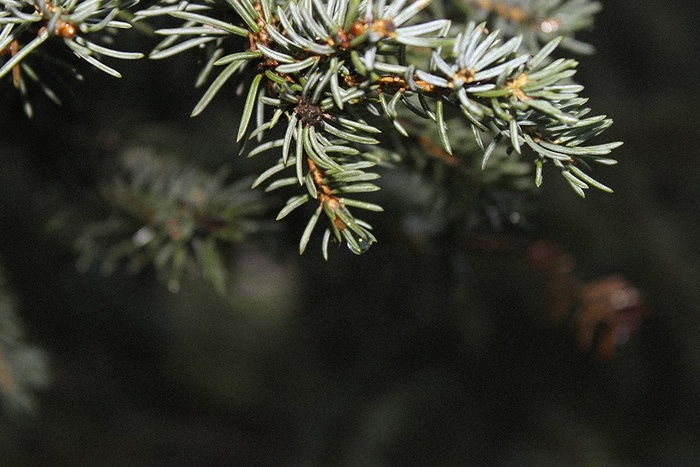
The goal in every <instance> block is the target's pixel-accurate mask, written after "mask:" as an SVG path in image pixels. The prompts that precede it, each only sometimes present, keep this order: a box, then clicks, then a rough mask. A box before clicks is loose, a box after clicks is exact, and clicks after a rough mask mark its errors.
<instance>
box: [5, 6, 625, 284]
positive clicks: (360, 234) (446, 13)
mask: <svg viewBox="0 0 700 467" xmlns="http://www.w3.org/2000/svg"><path fill="white" fill-rule="evenodd" d="M0 4H1V5H2V9H0V28H2V29H1V30H0V51H1V52H2V54H1V55H0V79H2V80H3V81H2V83H3V85H7V84H8V82H11V84H12V85H13V86H14V87H15V88H17V89H18V90H19V92H20V93H21V94H22V96H23V97H24V101H25V103H26V104H25V110H26V113H27V114H28V115H29V116H31V114H32V110H31V105H30V104H29V102H30V100H31V99H33V97H31V96H29V89H30V83H28V81H31V82H32V83H34V84H36V85H38V87H39V88H40V89H42V90H43V92H44V93H45V94H46V95H47V96H49V97H50V98H51V99H52V100H54V101H56V102H59V98H58V97H57V95H56V93H55V92H54V91H53V90H52V89H51V87H50V86H49V85H48V84H46V83H45V82H44V80H43V77H42V75H41V74H40V73H38V72H37V71H36V70H37V66H38V65H35V62H37V63H40V62H41V61H42V60H43V61H49V62H50V63H52V64H53V63H62V67H63V69H64V70H66V71H68V72H69V73H71V74H72V75H73V76H74V77H75V78H77V79H82V75H81V74H80V73H79V72H78V71H77V68H74V67H77V64H74V63H73V62H72V61H70V60H68V61H64V58H65V57H63V56H62V55H60V53H59V52H56V51H55V49H54V48H48V46H47V44H49V43H54V44H59V45H60V44H63V45H65V48H67V50H69V51H70V52H72V53H73V54H74V55H75V56H77V57H78V58H79V59H81V60H83V61H86V62H88V63H89V64H91V65H92V66H94V67H95V68H97V69H99V70H101V71H103V72H106V73H108V74H110V75H113V76H115V77H120V76H121V75H120V73H119V72H118V71H117V70H116V69H115V68H113V67H112V65H111V63H110V64H108V63H107V62H109V61H111V60H112V59H127V60H132V59H138V58H142V57H143V56H144V54H142V53H141V52H124V51H121V50H118V47H117V48H115V47H116V45H112V44H113V43H118V41H117V40H116V39H118V37H117V36H118V35H119V34H121V33H122V32H123V31H125V30H127V29H130V28H132V29H135V30H138V32H135V33H136V34H146V36H147V37H149V38H150V37H151V36H156V37H159V38H162V40H160V42H158V43H157V44H156V45H155V47H154V48H153V49H152V51H151V52H150V53H148V57H149V58H150V59H152V60H161V59H166V58H168V57H172V56H174V55H178V54H186V53H187V54H189V53H192V52H193V51H198V52H199V53H200V54H201V53H202V52H203V53H204V54H205V56H206V59H205V60H204V61H203V62H201V63H202V64H201V72H200V73H199V78H198V79H197V82H196V83H194V84H195V85H196V86H202V87H204V86H205V85H206V86H207V89H206V90H205V91H204V92H203V94H202V97H201V100H200V101H199V103H198V104H197V105H196V106H195V107H194V109H193V111H192V115H193V116H196V115H198V114H200V113H202V112H204V111H205V110H206V108H207V106H208V105H209V104H210V103H211V102H212V100H213V99H215V98H224V97H223V96H225V95H226V94H227V93H228V89H229V88H228V87H227V86H226V85H227V83H228V82H229V81H234V80H236V81H238V82H239V83H240V85H239V86H238V92H239V94H240V96H241V98H242V114H241V118H240V122H239V124H238V126H237V132H236V140H237V141H238V142H239V144H240V152H242V153H245V154H247V156H248V157H256V158H267V159H266V160H267V161H268V162H266V163H265V166H266V169H265V170H263V171H262V173H260V174H259V175H258V176H257V177H256V178H255V180H254V181H253V182H252V186H253V188H255V187H258V186H264V187H265V191H268V192H270V191H275V192H277V191H280V192H284V193H286V194H287V196H288V200H287V202H286V204H285V205H284V206H283V207H282V208H281V210H279V212H278V214H277V216H276V218H277V219H278V220H279V219H283V218H285V217H286V216H288V215H289V214H290V213H292V212H293V211H295V210H298V209H305V210H308V215H309V218H308V222H307V223H306V227H305V228H304V229H303V231H302V232H301V234H300V241H299V251H300V252H302V253H303V252H304V251H305V250H306V248H307V246H308V244H309V242H310V240H311V238H312V236H313V233H314V231H315V230H316V228H317V226H319V225H321V226H322V227H321V229H322V230H323V234H322V241H321V244H322V251H323V255H324V257H326V258H327V257H328V252H329V245H330V244H331V242H340V243H345V244H346V245H347V246H348V248H349V249H350V250H351V251H352V252H353V253H357V254H360V253H363V252H365V251H366V250H367V249H368V248H369V247H370V246H371V245H372V244H373V243H375V242H376V240H377V239H376V237H375V235H374V234H373V233H372V226H371V225H370V224H369V223H368V222H367V221H366V220H365V219H363V217H364V214H362V213H363V212H366V211H374V212H381V211H383V207H382V206H380V205H379V204H378V203H377V202H376V198H373V196H374V195H373V192H376V191H378V190H379V189H380V187H381V182H380V181H379V179H380V175H381V171H382V170H389V169H390V168H391V167H394V166H396V164H399V163H407V164H409V165H410V164H416V165H417V166H418V167H421V166H425V164H426V160H427V161H429V162H427V163H434V162H436V161H437V163H440V164H444V165H447V166H455V165H457V166H462V167H466V168H467V170H466V171H465V172H466V173H467V176H465V177H463V179H462V183H463V185H464V186H468V187H473V186H480V185H483V184H489V183H491V184H494V183H505V184H506V185H507V186H509V189H511V190H516V191H517V190H523V189H529V187H530V183H527V182H523V177H524V176H526V175H527V176H530V177H531V176H532V175H529V174H526V173H525V172H530V169H525V167H526V166H524V165H523V164H527V166H529V167H532V166H533V165H532V162H534V177H532V178H534V181H535V185H537V186H539V185H540V184H541V183H542V178H543V170H544V167H545V166H546V165H552V166H554V167H555V168H556V169H558V171H559V172H560V173H561V174H562V175H563V176H564V177H565V179H566V181H567V182H568V183H569V184H570V185H571V187H572V188H573V189H574V190H575V191H576V193H578V194H579V195H581V196H585V190H586V189H588V188H589V187H591V186H592V187H595V188H598V189H601V190H604V191H612V190H611V189H610V188H608V187H607V186H605V185H604V184H602V183H600V182H598V181H597V180H596V179H595V178H593V176H592V175H591V170H592V167H593V166H594V165H595V164H603V165H610V164H614V163H615V160H614V159H610V158H609V157H607V156H608V154H609V153H610V152H611V151H612V150H613V149H615V148H616V147H618V146H619V145H620V144H621V143H619V142H614V143H602V144H600V143H591V140H592V139H593V138H595V137H596V136H598V135H599V134H600V133H601V132H603V131H604V130H605V129H606V128H607V127H609V126H610V124H611V120H610V119H608V118H606V117H605V116H590V109H588V108H587V107H586V99H585V98H584V97H581V96H580V93H581V92H582V91H583V86H581V85H579V84H576V83H575V82H573V81H572V80H571V78H572V76H573V75H574V74H575V72H576V66H577V62H576V61H575V60H573V59H566V58H553V53H554V52H555V49H556V48H557V47H558V46H559V45H562V46H564V47H565V48H567V49H568V50H571V51H576V52H590V51H591V48H590V47H589V46H587V45H586V44H583V43H581V42H579V41H577V40H576V39H575V38H574V37H573V36H574V33H575V32H576V31H578V30H580V29H582V28H586V27H589V26H590V25H591V21H592V16H593V14H594V13H595V12H597V11H598V9H599V4H598V2H590V1H587V0H569V1H561V0H546V1H545V0H529V1H528V0H520V1H512V2H490V1H471V0H451V1H445V2H433V3H431V1H430V0H416V1H407V0H393V1H387V0H378V1H372V0H369V1H358V0H289V1H276V0H260V1H252V0H226V1H214V0H200V1H194V2H187V1H174V0H161V1H159V2H157V3H155V4H151V5H145V6H142V5H140V4H137V3H136V2H134V1H120V0H109V1H106V2H102V1H99V0H85V1H82V0H0ZM446 18H459V19H460V21H461V19H462V18H463V19H464V21H463V22H458V21H451V20H448V19H446ZM482 20H483V21H484V22H480V23H479V21H482ZM494 26H495V27H496V29H492V28H493V27H494ZM44 49H46V52H44ZM196 61H197V60H196V59H194V60H193V63H194V62H196ZM391 133H395V134H397V135H401V136H402V137H403V138H406V140H405V141H404V142H401V141H399V139H397V138H396V137H395V136H392V135H391ZM406 141H407V142H408V143H407V142H406ZM414 143H415V144H414ZM127 166H128V168H127V171H128V172H130V173H131V175H129V176H128V177H127V179H126V180H124V179H123V178H121V179H118V180H117V181H115V182H113V183H111V184H109V185H108V186H109V188H108V189H106V190H105V193H106V198H107V200H108V201H109V202H110V203H111V204H112V205H113V206H114V207H115V208H117V210H119V211H121V212H122V213H124V214H126V216H121V217H112V218H110V220H109V221H107V222H106V223H102V224H99V225H95V226H93V227H92V228H90V229H88V231H87V232H86V234H85V235H84V236H82V237H81V240H80V241H79V242H78V245H79V249H80V250H81V251H82V264H89V263H90V262H91V261H92V260H94V259H98V260H100V261H103V269H104V270H111V269H113V267H114V265H115V264H116V262H117V261H118V260H120V259H122V258H128V260H129V261H130V269H131V270H133V271H138V270H140V269H141V268H143V267H144V266H145V265H147V264H154V265H155V266H156V268H157V269H158V270H159V271H160V273H161V276H162V277H164V278H165V280H166V281H167V282H169V284H170V285H171V288H172V289H177V284H178V283H179V278H180V277H181V276H182V274H183V271H184V268H185V267H186V266H185V265H187V264H190V265H191V264H194V265H197V266H198V267H197V269H200V270H201V271H202V273H203V275H204V276H205V277H208V278H209V279H210V280H211V281H212V282H213V283H214V284H216V287H217V289H219V290H223V289H224V288H225V286H224V284H225V268H224V267H223V265H222V264H223V262H222V260H221V255H222V252H223V250H222V249H223V243H224V242H229V241H234V242H238V241H240V240H241V239H242V238H243V237H244V235H245V234H246V233H248V232H250V231H251V228H250V226H251V225H253V221H254V220H256V219H260V215H261V205H260V204H259V203H258V202H252V203H251V199H252V198H251V196H253V198H255V197H256V195H249V194H246V193H245V192H244V190H241V189H240V185H233V186H232V185H229V184H228V181H226V183H224V180H226V179H225V177H221V176H218V177H214V178H209V177H210V176H208V175H206V174H203V173H202V172H201V171H199V170H198V169H194V168H193V169H188V168H180V167H173V166H171V165H170V163H169V162H158V161H156V160H155V159H153V158H151V157H150V156H146V157H145V158H144V160H142V161H137V162H134V161H133V160H132V161H131V162H129V163H127ZM476 167H480V168H481V169H483V172H481V174H478V175H477V174H476V171H474V170H473V168H476ZM504 180H507V181H506V182H504ZM455 185H459V184H455ZM464 186H463V187H462V188H461V189H464ZM200 195H201V196H200ZM460 199H461V200H462V201H464V200H465V198H460ZM466 201H467V202H469V201H470V200H469V198H466ZM467 208H468V206H467V207H465V211H466V210H467ZM128 219H131V221H133V220H138V222H137V223H136V224H133V225H132V224H130V221H128ZM322 219H324V220H322ZM174 226H175V227H174ZM212 226H213V227H212ZM192 255H194V256H192Z"/></svg>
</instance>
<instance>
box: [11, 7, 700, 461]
mask: <svg viewBox="0 0 700 467" xmlns="http://www.w3.org/2000/svg"><path fill="white" fill-rule="evenodd" d="M603 6H604V10H603V12H602V13H600V14H599V15H598V16H597V20H596V26H595V28H594V29H593V30H592V31H590V32H587V33H585V34H582V35H581V36H580V37H581V38H582V39H584V40H586V41H588V42H590V43H592V44H593V45H594V46H595V47H596V49H597V53H596V55H593V56H590V57H589V56H583V57H581V56H577V59H579V60H580V62H581V65H580V67H579V72H578V74H577V80H578V81H579V82H581V83H582V84H584V85H585V86H586V91H585V95H587V96H589V97H590V105H591V107H592V108H593V109H594V111H595V112H597V113H605V114H607V115H608V116H610V117H612V118H613V119H614V120H615V124H614V125H613V126H612V127H611V129H610V130H608V131H607V132H606V135H605V139H606V141H614V140H622V141H624V142H625V145H624V146H623V147H622V148H620V149H618V150H616V151H615V157H616V158H617V159H619V162H620V163H619V164H618V165H616V166H613V167H610V168H604V169H603V170H598V171H597V172H596V176H597V177H598V178H599V179H600V180H601V181H602V182H603V183H605V184H607V185H609V186H612V187H613V188H614V189H615V193H614V194H612V195H609V194H605V193H602V192H591V193H590V194H589V195H588V197H587V199H585V200H582V199H580V198H578V196H577V195H576V194H575V193H574V192H573V191H572V190H571V189H570V188H569V187H568V185H567V184H566V182H565V181H564V180H562V179H561V177H558V176H556V175H555V174H553V173H550V176H549V177H545V182H544V185H543V187H542V188H541V189H540V190H539V192H538V195H537V198H536V200H535V201H534V202H528V206H529V207H528V208H527V209H524V208H523V209H520V208H519V206H520V205H519V204H518V202H519V201H518V200H515V201H513V200H510V201H508V200H506V201H507V202H506V203H505V204H502V203H501V201H502V199H501V198H499V197H498V196H497V195H494V196H495V198H494V199H493V200H491V201H488V202H486V204H487V205H488V203H489V202H493V203H494V205H495V206H497V207H498V208H499V209H501V208H502V209H504V210H506V211H507V212H506V217H507V218H509V219H513V217H512V215H511V214H513V213H517V217H518V219H519V220H521V221H522V219H526V221H527V222H526V223H527V225H528V229H527V234H526V235H524V236H518V235H511V234H510V233H509V232H505V233H504V232H497V233H496V234H494V235H491V234H488V233H485V234H483V235H481V234H480V235H478V236H474V235H471V234H465V232H470V230H469V229H467V228H465V226H464V225H454V223H451V224H450V223H445V222H443V221H441V220H440V219H434V218H432V217H431V216H430V215H429V209H426V206H427V208H429V206H430V204H429V202H427V201H426V200H425V199H423V198H421V193H423V191H422V190H423V187H424V184H425V181H424V180H423V179H422V178H421V177H420V176H417V175H416V174H415V172H412V171H410V170H397V171H390V172H388V173H386V174H385V175H384V179H383V183H382V185H383V187H384V194H383V195H382V196H384V197H385V198H383V199H384V206H385V208H386V210H387V212H386V213H384V214H382V215H378V216H376V217H374V218H371V219H370V220H371V221H372V223H373V225H374V226H375V229H376V231H377V236H378V238H379V239H380V242H379V243H378V244H377V245H376V246H374V247H373V248H372V249H371V250H370V251H369V252H368V253H366V254H365V255H363V256H360V257H357V256H354V255H352V254H351V253H349V252H348V251H347V250H346V249H345V248H342V249H337V250H336V249H333V251H332V252H331V258H330V260H329V261H327V262H326V261H324V260H323V258H322V257H321V254H320V251H319V248H317V247H318V242H317V243H316V244H312V245H311V246H310V248H309V250H308V251H307V252H306V253H305V254H304V255H303V256H301V257H300V256H298V255H297V253H296V252H297V242H298V238H299V237H298V236H299V234H300V232H301V231H302V230H303V226H304V225H305V221H306V219H304V218H303V216H299V217H293V216H292V217H291V218H290V220H289V222H287V223H285V224H284V225H279V226H277V227H276V229H277V230H274V231H272V232H270V233H267V234H264V235H260V236H258V237H255V238H254V239H253V240H252V241H250V242H247V243H245V244H243V245H242V246H240V247H237V248H236V249H235V251H234V253H233V255H232V259H231V270H232V271H233V277H232V285H231V291H230V293H229V294H228V295H227V296H225V297H221V296H218V295H216V294H215V293H213V292H212V290H211V287H210V286H209V285H208V284H206V283H203V282H201V281H200V280H199V279H197V278H195V277H193V278H191V279H187V280H185V281H184V283H183V285H182V289H181V290H180V291H179V292H178V293H177V294H173V293H171V292H170V291H168V289H167V287H166V286H164V285H163V284H162V283H161V282H159V281H158V280H156V278H155V277H154V275H153V273H152V271H149V270H146V271H144V272H143V273H141V274H138V275H136V276H129V275H127V274H124V273H123V271H117V272H116V273H114V274H113V275H109V276H105V275H101V274H99V272H98V271H97V269H96V268H95V269H94V270H88V271H87V272H79V271H78V270H77V268H76V258H77V257H76V253H75V251H74V250H73V249H72V246H71V239H72V238H73V235H74V234H75V229H77V227H78V226H75V225H72V224H71V223H69V222H66V221H65V220H62V219H65V218H63V217H61V215H59V214H60V213H62V212H64V211H69V212H72V213H73V215H74V214H75V212H78V213H79V214H80V215H82V216H84V217H85V218H86V219H93V218H96V217H98V216H99V215H100V214H104V213H105V212H106V211H104V208H103V207H101V204H100V202H99V199H98V196H97V195H96V194H95V193H94V190H93V188H94V187H95V186H96V185H97V184H98V183H99V182H100V180H99V179H98V176H97V175H96V174H98V173H99V171H100V170H99V169H98V168H99V167H102V166H103V165H104V161H105V159H108V158H110V157H115V156H116V155H118V154H120V153H121V152H122V151H124V150H125V148H127V147H136V146H138V145H140V144H141V145H149V146H156V147H158V148H161V149H162V150H164V151H177V152H178V153H182V154H186V156H185V157H189V158H191V160H192V161H196V163H197V164H199V165H201V166H204V167H210V168H213V167H216V166H217V165H218V164H219V163H220V162H221V160H222V157H224V158H225V160H226V161H227V162H229V163H231V164H232V165H233V166H234V169H235V170H248V171H254V170H257V169H258V168H259V167H258V166H256V165H255V164H259V163H260V162H256V161H255V160H249V161H246V160H245V159H244V158H239V157H236V156H235V155H234V154H235V151H234V150H233V148H235V144H234V134H235V131H236V128H237V120H235V119H232V118H231V114H232V113H233V114H235V113H236V112H238V110H237V109H235V105H236V104H235V103H227V102H223V99H220V100H219V101H215V102H214V103H213V104H212V106H211V108H208V109H207V111H206V112H205V113H204V114H203V115H202V116H200V117H198V118H195V119H190V118H189V117H188V115H189V113H190V111H191V109H192V107H193V106H194V104H195V103H196V102H197V101H198V99H199V96H200V95H201V91H199V90H195V89H192V86H191V84H192V83H193V82H194V80H195V77H196V72H197V70H196V69H192V70H189V69H187V68H186V67H182V63H181V62H178V61H177V60H165V61H162V62H158V63H156V64H155V65H148V66H147V67H145V65H144V64H143V63H120V64H118V65H119V69H120V70H121V71H122V72H123V74H124V78H122V79H121V80H120V81H117V80H113V79H112V78H102V77H101V76H99V75H98V74H97V73H95V74H94V76H93V75H90V76H89V79H88V80H86V83H80V84H78V85H77V88H76V90H75V95H74V96H72V97H71V98H70V99H66V100H67V102H66V104H65V105H64V106H62V107H58V108H56V107H54V106H53V104H50V103H42V101H41V100H38V101H39V102H36V103H35V107H36V110H35V117H34V119H33V120H31V121H29V120H27V119H26V118H25V117H24V115H23V114H22V110H21V104H20V102H19V100H18V99H17V98H16V96H13V94H12V93H8V92H3V94H2V99H3V108H2V110H1V111H0V123H1V125H2V129H3V130H2V131H1V132H0V157H1V158H2V170H0V263H1V264H2V265H3V268H4V270H3V271H2V275H3V276H4V277H3V288H4V292H5V295H7V296H8V297H12V298H11V299H7V300H9V302H8V303H5V302H3V303H0V312H2V311H3V309H2V308H3V307H8V308H11V309H13V310H14V313H15V314H16V319H17V321H18V322H21V324H22V327H23V332H24V336H23V339H24V340H25V341H26V342H28V343H30V346H32V348H30V349H28V352H29V353H27V354H22V355H19V354H18V357H17V358H19V357H22V358H25V359H26V362H27V363H26V367H27V371H26V375H25V377H26V378H25V379H26V381H27V382H28V384H29V386H30V387H32V385H31V384H30V383H33V384H34V386H33V387H35V388H36V390H35V391H34V395H35V401H34V409H33V411H31V412H30V413H29V414H26V413H24V412H22V411H18V410H15V409H13V407H11V406H8V407H6V410H4V411H3V412H2V413H1V414H0V465H27V466H33V465H116V466H121V465H465V464H467V465H491V464H495V465H518V466H523V465H533V466H535V465H536V466H543V465H583V466H586V465H596V466H598V465H674V466H683V465H689V466H691V465H698V464H699V463H700V248H698V246H697V244H696V242H697V239H698V238H700V184H699V183H698V182H697V178H698V177H700V157H698V156H699V154H698V149H697V148H698V147H699V146H700V141H699V138H700V136H698V135H700V119H699V118H698V116H697V115H698V113H697V109H698V108H699V107H700V101H699V97H700V93H699V92H698V89H697V85H696V81H697V75H698V72H699V71H700V70H699V65H698V60H697V57H698V56H700V51H699V50H698V48H699V44H700V40H699V38H698V35H699V34H700V33H699V32H698V28H697V27H696V23H697V20H696V19H695V18H696V14H695V13H696V12H695V6H696V5H695V3H694V2H691V1H689V0H686V1H681V0H678V1H675V2H666V3H663V4H659V3H657V2H651V1H646V0H645V1H631V0H617V1H607V2H603ZM135 48H138V47H137V46H136V45H135V46H134V47H132V48H131V49H130V50H134V49H135ZM565 55H566V54H565ZM144 67H145V68H144ZM173 76H177V79H176V80H173V79H172V77H173ZM163 83H165V85H164V84H163ZM262 163H263V164H264V161H262ZM244 167H245V169H244ZM406 186H409V187H412V190H411V192H412V193H414V194H415V198H411V197H409V199H408V200H407V199H406V195H405V187H406ZM413 188H415V189H413ZM426 189H427V188H426ZM402 198H403V199H402ZM392 200H393V202H394V203H395V205H396V206H395V207H394V208H391V206H390V205H387V203H391V202H392ZM400 200H402V201H400ZM509 203H510V204H509ZM503 206H505V207H503ZM426 213H427V214H426ZM71 219H72V217H71ZM522 222H525V221H522ZM537 247H539V248H540V249H539V250H537V249H536V248H537ZM537 252H540V253H542V254H543V255H544V256H542V255H540V256H537ZM538 258H539V259H540V260H541V259H542V258H544V260H542V261H539V262H538V261H537V259H538ZM615 275H621V276H624V278H625V279H626V280H627V281H628V282H625V283H620V282H614V281H613V282H606V284H613V285H615V284H617V285H615V287H613V288H614V289H615V290H616V291H620V290H623V291H627V292H629V293H631V294H632V296H633V302H634V303H633V304H632V305H633V306H626V305H621V306H620V307H618V309H617V310H618V311H620V310H622V311H624V312H625V313H627V314H620V313H618V314H613V315H610V314H607V315H601V314H596V310H598V309H599V308H600V306H598V308H596V306H597V305H596V303H597V302H595V292H596V291H600V290H601V288H604V286H603V285H601V284H603V283H602V282H600V281H601V280H609V281H610V280H612V279H610V278H611V277H616V276H615ZM620 284H623V285H620ZM557 286H560V287H561V289H557ZM561 290H564V292H561ZM571 290H575V291H578V292H577V293H573V295H572V294H571V293H570V295H566V293H568V292H571ZM581 290H584V291H587V292H590V293H589V295H586V294H585V293H583V292H581ZM567 291H568V292H567ZM561 293H564V295H565V298H564V299H563V300H565V301H566V300H569V301H570V302H571V303H573V305H572V306H576V307H578V309H579V310H584V311H585V310H588V311H589V312H590V313H589V314H588V315H585V314H581V313H579V314H578V315H575V316H570V315H567V316H562V315H561V314H560V313H558V312H557V310H558V308H557V303H559V302H558V301H557V300H559V301H561V300H562V296H561ZM557 294H559V295H557ZM637 294H638V295H637ZM591 296H593V298H591ZM567 303H569V302H567ZM611 316H612V317H611ZM587 320H588V321H587ZM600 322H604V323H603V324H605V323H607V326H608V327H605V326H602V327H595V325H597V324H598V323H600ZM591 323H593V324H591ZM591 326H593V327H594V328H595V329H596V331H595V332H594V334H593V337H589V338H588V339H586V337H585V331H586V330H587V329H588V330H590V329H591ZM612 331H616V332H618V331H619V333H618V334H615V335H614V336H613V337H611V335H612V334H611V332H612ZM582 335H583V337H582ZM606 339H607V340H606ZM611 339H612V342H613V344H619V345H617V346H615V345H613V346H612V347H611V346H610V345H609V344H610V342H611ZM606 343H607V344H606ZM605 345H608V347H605ZM32 352H33V353H32ZM41 352H43V353H41ZM6 358H9V357H7V356H6ZM23 361H24V360H23ZM44 365H45V367H44ZM37 373H38V374H37ZM3 374H4V373H3V368H2V367H0V384H3V379H2V378H3ZM30 392H31V391H30ZM9 405H11V404H9Z"/></svg>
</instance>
